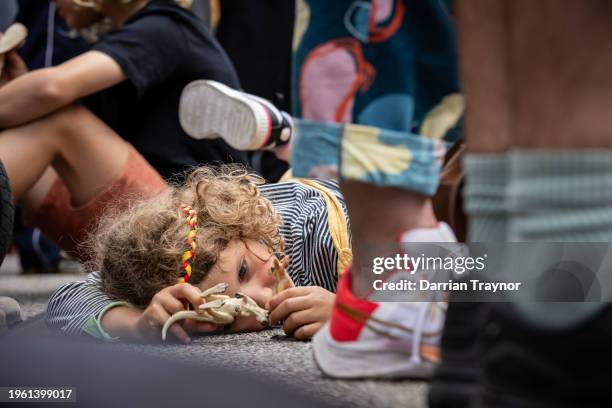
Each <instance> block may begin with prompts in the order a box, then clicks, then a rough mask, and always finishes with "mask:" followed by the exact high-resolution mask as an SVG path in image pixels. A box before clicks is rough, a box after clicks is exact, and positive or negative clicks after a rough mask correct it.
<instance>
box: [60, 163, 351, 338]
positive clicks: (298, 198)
mask: <svg viewBox="0 0 612 408" xmlns="http://www.w3.org/2000/svg"><path fill="white" fill-rule="evenodd" d="M303 183H307V184H302V182H299V181H291V182H286V183H278V184H268V185H263V184H262V179H261V178H259V177H258V176H256V175H253V174H250V173H248V172H247V171H246V170H244V169H242V168H239V167H222V168H220V169H213V168H209V167H203V168H200V169H198V170H195V171H194V172H193V173H192V174H191V175H190V176H189V177H188V179H187V182H186V184H185V185H183V186H175V187H170V188H169V189H168V190H167V191H166V192H165V193H163V194H162V195H160V196H158V197H156V198H154V199H151V200H148V201H144V202H142V203H140V204H137V205H135V206H133V207H132V208H130V209H128V210H125V211H122V212H120V213H117V214H110V215H107V216H106V217H105V218H104V219H103V221H102V222H101V224H100V227H99V228H98V231H97V233H96V234H94V235H93V236H92V239H91V242H92V243H93V246H92V248H93V261H92V262H91V266H92V270H95V271H96V272H93V273H91V274H90V275H89V277H88V278H87V280H86V281H84V282H75V283H72V284H68V285H66V286H64V287H62V288H60V289H59V290H58V291H57V292H56V293H55V294H54V295H53V297H52V298H51V301H50V303H49V307H48V324H49V325H50V327H52V328H59V329H61V330H62V331H64V332H65V333H68V334H72V335H79V334H82V333H83V332H87V333H89V334H93V335H95V336H98V337H103V338H110V337H120V338H122V339H127V340H135V341H152V340H158V339H160V336H161V327H162V326H163V324H164V322H165V321H166V320H167V319H168V318H169V317H170V316H171V315H172V314H173V313H176V312H178V311H181V310H185V309H186V308H187V306H188V305H191V307H192V308H194V309H195V308H197V307H198V306H199V305H200V304H202V303H203V299H202V298H201V297H200V295H201V293H202V290H204V289H206V288H210V287H212V286H214V285H215V284H217V283H221V282H225V283H227V284H229V287H228V289H227V291H226V293H225V294H227V295H230V296H231V295H233V294H235V293H236V292H242V293H244V294H245V295H247V296H249V297H251V298H252V299H254V300H255V301H256V302H257V303H258V304H259V305H260V306H262V307H266V308H267V309H268V310H270V311H271V313H270V320H271V321H272V322H275V321H280V320H284V325H283V327H284V329H285V332H287V333H288V334H293V335H294V336H295V337H296V338H298V339H305V338H308V337H311V336H312V335H313V334H314V333H315V332H316V331H317V330H318V329H319V328H320V327H321V326H322V324H323V323H324V322H325V321H326V320H327V318H328V315H329V312H330V310H331V306H332V304H333V300H334V295H333V293H332V292H333V291H334V290H335V287H336V278H337V271H338V268H339V265H340V267H341V264H342V263H343V262H344V263H347V262H348V261H349V259H344V261H342V258H346V252H347V251H348V249H346V248H341V247H342V246H348V229H347V228H346V225H345V226H344V228H342V231H335V234H334V235H336V236H342V237H344V243H338V242H337V239H334V238H332V235H331V234H330V225H331V224H328V216H329V215H331V216H332V217H340V218H341V219H343V220H346V214H345V209H344V204H343V200H342V197H341V196H340V194H339V192H338V190H337V186H336V185H335V184H334V183H333V182H327V181H318V182H314V183H313V181H312V180H307V181H304V182H303ZM326 200H327V201H330V200H331V201H334V202H335V203H336V206H335V207H328V205H327V204H326ZM184 206H189V207H191V208H193V209H194V210H195V211H196V212H197V229H196V230H195V231H196V233H195V236H194V237H193V240H194V242H195V244H196V245H195V251H194V254H195V256H194V258H193V263H192V264H191V265H190V267H191V273H190V275H189V276H188V274H186V272H185V269H184V268H183V266H184V265H183V259H182V254H183V253H184V252H185V251H186V249H188V244H187V237H188V233H189V232H190V230H191V229H190V226H189V223H188V217H187V216H186V215H185V213H184V211H183V209H182V208H183V207H184ZM333 208H336V210H334V209H333ZM338 209H339V211H340V213H335V214H334V213H333V212H334V211H336V212H337V211H338ZM328 211H330V213H328ZM339 246H340V247H339ZM339 251H340V253H341V262H340V263H339V262H338V258H339ZM285 254H286V255H287V256H288V257H289V259H290V264H289V266H288V273H289V275H290V276H291V278H292V279H293V281H294V283H295V284H296V285H297V286H296V287H294V288H291V289H288V290H285V291H283V292H280V293H279V294H277V295H274V285H275V279H274V277H273V275H272V274H271V272H270V268H271V266H272V262H273V260H274V257H275V256H276V257H278V258H279V259H281V258H282V257H283V256H284V255H285ZM184 280H188V282H189V283H179V282H182V281H184ZM261 327H262V326H261V324H260V323H259V322H257V321H255V320H254V319H253V318H239V319H237V320H236V321H235V322H234V323H233V324H232V325H231V326H230V327H224V328H221V327H216V326H214V325H211V324H210V323H202V322H196V321H193V320H187V321H182V322H181V323H180V324H175V325H173V326H172V327H171V328H170V333H171V334H173V335H174V336H175V337H176V338H178V339H179V340H181V341H183V342H188V341H189V340H190V338H189V335H188V333H189V332H208V331H215V330H218V329H225V330H229V331H251V330H258V329H260V328H261Z"/></svg>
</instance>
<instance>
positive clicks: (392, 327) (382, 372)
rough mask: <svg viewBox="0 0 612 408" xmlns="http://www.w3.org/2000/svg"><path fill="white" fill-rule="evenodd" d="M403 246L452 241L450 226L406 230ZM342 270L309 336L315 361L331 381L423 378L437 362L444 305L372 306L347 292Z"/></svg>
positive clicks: (347, 279)
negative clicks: (327, 310)
mask: <svg viewBox="0 0 612 408" xmlns="http://www.w3.org/2000/svg"><path fill="white" fill-rule="evenodd" d="M402 242H403V243H409V242H421V243H423V242H456V239H455V235H454V234H453V232H452V230H451V229H450V227H449V226H448V225H446V224H444V223H439V226H438V228H429V229H417V230H411V231H408V232H407V233H406V234H404V235H403V236H402ZM351 279H352V277H351V273H350V270H347V271H346V272H345V273H344V274H343V275H342V276H341V277H340V280H339V282H338V289H337V291H336V301H335V303H334V308H333V310H332V314H331V317H330V320H329V321H328V322H327V323H326V324H325V326H324V327H323V328H322V329H321V330H320V331H319V332H318V333H317V334H316V335H315V336H314V337H313V352H314V357H315V360H316V362H317V364H318V366H319V368H320V369H321V371H323V373H325V374H326V375H328V376H330V377H334V378H373V377H377V378H415V379H428V378H430V377H431V375H432V373H433V371H434V368H435V367H436V365H437V364H438V363H439V361H440V339H441V336H442V329H443V327H444V321H445V316H446V307H447V304H446V302H374V301H372V300H368V299H360V298H358V297H356V296H355V295H354V294H353V292H352V291H351Z"/></svg>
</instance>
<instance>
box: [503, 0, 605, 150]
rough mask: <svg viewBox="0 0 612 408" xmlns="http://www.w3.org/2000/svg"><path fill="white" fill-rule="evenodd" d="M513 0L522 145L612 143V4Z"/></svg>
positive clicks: (512, 46)
mask: <svg viewBox="0 0 612 408" xmlns="http://www.w3.org/2000/svg"><path fill="white" fill-rule="evenodd" d="M508 3H509V4H510V5H511V16H510V19H511V27H510V32H509V40H510V41H509V44H510V47H509V50H510V53H511V80H512V88H513V90H514V91H513V92H515V97H514V98H513V99H514V106H515V107H516V108H515V111H514V114H515V117H514V118H513V123H515V124H516V128H515V129H514V138H515V140H516V145H518V146H521V147H535V148H541V147H544V148H548V147H553V148H556V149H567V148H574V147H580V148H602V147H603V148H609V147H612V115H610V107H611V106H612V76H611V75H610V72H611V70H612V52H611V50H610V38H612V24H610V15H611V14H612V3H611V2H610V1H607V0H587V1H570V2H559V1H556V0H538V1H530V0H518V1H511V2H508Z"/></svg>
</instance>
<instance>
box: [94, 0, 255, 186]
mask: <svg viewBox="0 0 612 408" xmlns="http://www.w3.org/2000/svg"><path fill="white" fill-rule="evenodd" d="M93 50H96V51H100V52H103V53H105V54H107V55H109V56H110V57H112V58H113V59H114V60H115V61H117V63H118V64H119V65H120V66H121V68H122V70H123V72H124V73H125V75H126V76H127V77H128V80H127V81H124V82H123V83H121V84H118V85H116V86H114V87H112V88H109V89H107V90H104V91H101V92H99V93H96V94H94V95H91V96H89V97H87V98H86V100H85V103H86V105H87V106H88V107H89V108H90V109H91V110H92V111H93V112H94V113H95V114H96V115H97V116H98V117H100V118H101V119H102V120H103V121H104V122H106V123H107V124H108V125H109V126H110V127H111V128H113V129H114V130H115V131H116V132H117V133H118V134H119V135H121V136H122V137H123V138H124V139H125V140H127V141H128V142H130V143H132V144H133V145H134V146H135V147H136V149H137V150H138V151H139V152H140V153H141V154H142V155H143V156H144V157H145V158H146V159H147V160H148V161H149V163H151V165H152V166H153V167H155V168H156V169H157V171H159V172H160V174H161V175H162V176H163V177H165V178H169V177H171V176H172V175H175V174H176V173H178V172H181V171H183V170H185V168H187V167H190V166H196V165H200V164H203V163H210V162H213V161H222V162H229V161H239V162H244V157H245V156H244V154H243V153H242V152H238V151H236V150H234V149H232V148H230V147H229V146H228V145H226V144H225V143H224V142H223V141H222V140H221V139H216V140H194V139H192V138H190V137H189V136H188V135H187V134H186V133H185V132H184V131H183V129H182V128H181V126H180V123H179V117H178V107H179V99H180V95H181V92H182V90H183V88H184V87H185V85H187V84H188V83H189V82H191V81H193V80H196V79H213V80H215V81H219V82H222V83H224V84H226V85H228V86H230V87H232V88H238V87H239V82H238V77H237V75H236V72H235V71H234V68H233V66H232V64H231V62H230V61H229V59H228V57H227V55H226V54H225V52H224V51H223V49H222V48H221V46H220V45H219V44H218V43H217V41H216V40H215V39H214V38H213V36H212V35H211V34H210V32H209V31H208V30H207V29H206V27H205V25H204V23H203V22H202V21H201V20H200V19H198V18H197V17H196V16H195V15H193V14H192V13H191V12H190V11H188V10H185V9H183V8H181V7H180V6H178V5H177V4H175V3H174V1H172V0H152V1H151V2H150V3H149V4H148V5H147V6H146V7H144V8H143V9H142V10H140V11H139V12H138V13H136V14H135V15H134V16H132V17H131V18H130V19H129V20H128V21H127V22H126V23H125V25H123V26H122V27H121V28H119V29H117V30H114V31H111V32H109V33H108V34H105V35H104V36H102V37H101V38H100V41H99V42H98V43H96V44H95V45H94V47H93Z"/></svg>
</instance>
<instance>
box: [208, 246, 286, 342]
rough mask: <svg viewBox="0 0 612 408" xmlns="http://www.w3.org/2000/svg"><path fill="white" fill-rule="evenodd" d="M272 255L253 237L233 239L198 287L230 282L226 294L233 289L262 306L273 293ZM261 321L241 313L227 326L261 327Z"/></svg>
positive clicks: (245, 329) (239, 327)
mask: <svg viewBox="0 0 612 408" xmlns="http://www.w3.org/2000/svg"><path fill="white" fill-rule="evenodd" d="M273 260H274V257H273V256H272V254H271V253H270V251H269V250H268V248H267V247H266V246H265V245H263V244H261V243H259V242H257V241H252V240H245V241H241V240H234V241H231V242H230V243H229V245H228V246H227V248H226V249H225V250H223V251H222V252H221V254H220V255H219V260H218V261H217V263H216V264H215V266H213V268H212V269H211V270H210V272H209V274H208V276H207V277H206V279H204V280H203V281H202V282H200V284H198V287H199V288H200V289H202V290H204V289H206V288H210V287H211V286H214V285H216V284H217V283H221V282H225V283H227V284H229V287H228V288H227V290H226V292H225V293H224V294H225V295H228V296H233V295H234V294H235V293H236V292H241V293H244V294H245V295H247V296H249V297H251V298H252V299H253V300H254V301H255V302H257V304H258V305H259V306H261V307H264V305H265V304H266V302H267V301H268V300H269V299H270V298H272V296H273V295H274V285H275V283H276V282H275V280H274V276H273V275H272V273H271V272H270V268H271V267H272V263H273ZM261 328H262V326H261V324H260V323H258V322H257V321H256V320H255V319H254V318H251V317H248V318H247V317H241V318H238V319H236V321H235V322H234V323H233V324H232V325H231V327H229V330H230V331H253V330H260V329H261Z"/></svg>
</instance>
